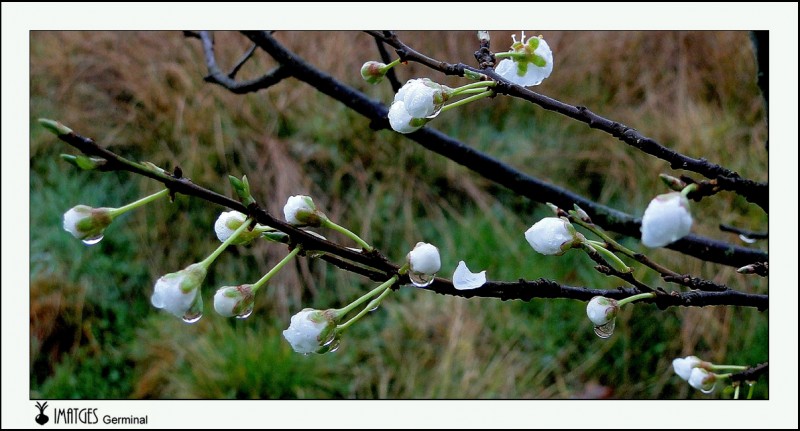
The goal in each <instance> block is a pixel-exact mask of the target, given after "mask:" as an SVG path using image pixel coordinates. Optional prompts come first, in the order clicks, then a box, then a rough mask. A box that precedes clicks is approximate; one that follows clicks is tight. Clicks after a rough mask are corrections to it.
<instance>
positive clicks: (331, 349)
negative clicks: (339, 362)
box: [328, 338, 342, 353]
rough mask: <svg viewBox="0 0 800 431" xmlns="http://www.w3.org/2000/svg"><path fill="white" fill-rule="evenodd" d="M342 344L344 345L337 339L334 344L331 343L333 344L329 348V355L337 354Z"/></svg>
mask: <svg viewBox="0 0 800 431" xmlns="http://www.w3.org/2000/svg"><path fill="white" fill-rule="evenodd" d="M341 344H342V342H341V340H339V339H338V338H336V339H335V340H334V341H333V343H331V344H330V345H329V346H328V353H333V352H335V351H337V350H339V346H340V345H341Z"/></svg>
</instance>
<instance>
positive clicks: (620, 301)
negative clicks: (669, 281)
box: [617, 292, 656, 307]
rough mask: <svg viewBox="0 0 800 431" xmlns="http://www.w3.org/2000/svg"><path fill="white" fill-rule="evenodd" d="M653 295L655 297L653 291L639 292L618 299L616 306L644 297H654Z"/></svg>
mask: <svg viewBox="0 0 800 431" xmlns="http://www.w3.org/2000/svg"><path fill="white" fill-rule="evenodd" d="M655 297H656V293H655V292H647V293H640V294H638V295H633V296H629V297H627V298H624V299H620V300H619V301H617V306H618V307H622V306H623V305H625V304H627V303H629V302H633V301H638V300H640V299H645V298H655Z"/></svg>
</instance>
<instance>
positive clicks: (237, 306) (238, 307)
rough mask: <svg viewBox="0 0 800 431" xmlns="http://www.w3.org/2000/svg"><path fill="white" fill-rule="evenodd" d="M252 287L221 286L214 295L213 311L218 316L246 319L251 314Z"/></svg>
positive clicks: (253, 297) (253, 298)
mask: <svg viewBox="0 0 800 431" xmlns="http://www.w3.org/2000/svg"><path fill="white" fill-rule="evenodd" d="M254 304H255V295H253V290H252V285H250V284H242V285H240V286H223V287H220V288H219V290H217V293H215V294H214V311H216V312H217V314H219V315H220V316H224V317H234V316H235V317H237V318H239V319H246V318H248V317H249V316H250V314H252V313H253V306H254Z"/></svg>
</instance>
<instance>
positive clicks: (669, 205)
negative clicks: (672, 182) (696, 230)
mask: <svg viewBox="0 0 800 431" xmlns="http://www.w3.org/2000/svg"><path fill="white" fill-rule="evenodd" d="M691 229H692V215H691V213H690V212H689V200H688V199H687V198H686V197H685V196H683V195H682V194H681V193H680V192H672V193H665V194H663V195H658V196H656V197H655V198H654V199H653V200H652V201H650V204H649V205H647V209H646V210H645V211H644V216H643V217H642V227H641V231H642V244H644V245H646V246H647V247H651V248H656V247H663V246H665V245H668V244H671V243H673V242H675V241H677V240H679V239H681V238H683V237H684V236H686V235H688V234H689V231H691Z"/></svg>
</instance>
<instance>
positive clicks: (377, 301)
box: [336, 276, 397, 332]
mask: <svg viewBox="0 0 800 431" xmlns="http://www.w3.org/2000/svg"><path fill="white" fill-rule="evenodd" d="M396 277H397V276H394V277H392V278H396ZM389 280H391V279H389ZM384 284H385V283H384ZM390 286H391V285H388V286H386V287H385V288H384V290H383V292H382V293H381V294H380V295H378V297H377V298H375V299H373V300H372V301H370V302H369V304H367V306H366V307H364V309H363V310H361V311H359V312H358V314H356V315H355V316H353V318H352V319H350V320H348V321H347V322H344V323H342V324H341V325H338V326H337V327H336V332H342V331H344V330H345V329H347V328H348V327H349V326H350V325H352V324H353V323H355V322H357V321H358V319H360V318H362V317H364V315H365V314H367V313H369V312H370V310H373V309H375V307H377V306H379V305H381V302H382V301H383V298H386V296H387V295H388V294H389V293H390V292H391V291H392V289H390V288H389V287H390Z"/></svg>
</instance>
